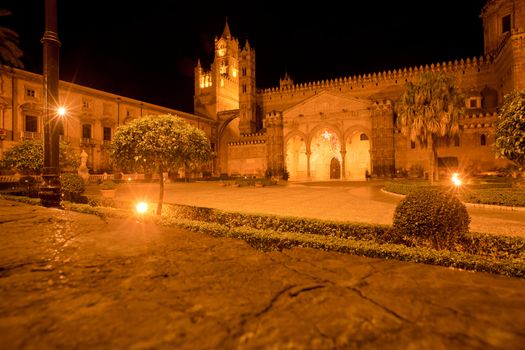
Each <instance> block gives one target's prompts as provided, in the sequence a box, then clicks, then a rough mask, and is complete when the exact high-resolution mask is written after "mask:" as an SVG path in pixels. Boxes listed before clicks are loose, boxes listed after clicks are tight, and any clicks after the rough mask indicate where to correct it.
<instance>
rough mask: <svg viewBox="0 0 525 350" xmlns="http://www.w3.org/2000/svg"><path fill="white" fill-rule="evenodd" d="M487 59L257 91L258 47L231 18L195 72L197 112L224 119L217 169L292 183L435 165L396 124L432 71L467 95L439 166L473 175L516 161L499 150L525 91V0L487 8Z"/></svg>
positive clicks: (503, 0) (283, 83)
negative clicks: (504, 115) (502, 121)
mask: <svg viewBox="0 0 525 350" xmlns="http://www.w3.org/2000/svg"><path fill="white" fill-rule="evenodd" d="M481 18H482V21H483V29H484V50H485V52H484V55H483V56H481V57H474V58H466V59H461V60H459V61H454V62H443V63H437V62H436V63H433V64H429V65H425V66H420V67H407V68H402V69H397V70H393V71H386V72H373V73H367V74H364V75H359V76H353V77H343V78H339V79H333V80H323V81H316V82H307V83H294V81H293V80H292V79H291V78H290V77H289V76H288V75H285V76H284V78H283V79H281V80H280V82H279V86H278V87H274V88H270V89H264V90H261V89H257V85H256V79H255V77H256V60H255V58H256V55H255V48H254V47H251V46H250V43H249V42H248V41H246V42H245V43H239V41H238V40H237V38H235V37H234V36H233V35H232V33H231V31H230V28H229V26H228V23H226V25H225V28H224V31H223V33H222V35H221V36H220V38H217V37H216V38H215V57H214V61H213V63H212V65H211V67H210V69H206V68H204V67H202V66H201V64H200V61H199V63H198V64H197V66H196V68H195V97H194V113H195V115H198V116H205V117H208V118H210V119H213V120H215V121H216V122H217V127H216V128H214V130H213V132H212V135H211V138H212V142H213V145H214V148H215V151H216V154H217V158H216V163H215V166H214V168H215V172H216V173H223V174H229V175H258V176H261V175H263V174H265V173H266V174H268V173H269V172H271V173H272V174H275V175H281V174H283V172H284V171H285V170H286V171H287V172H288V174H289V176H290V179H291V180H307V179H311V180H329V179H346V180H361V179H364V178H365V174H368V173H370V174H375V175H377V176H388V175H392V174H394V173H395V172H398V171H400V170H409V169H426V168H427V167H428V164H429V157H430V156H429V151H428V150H426V149H421V148H420V145H419V144H415V143H413V142H411V141H410V140H408V139H407V138H406V137H405V136H403V135H402V134H401V133H399V131H398V130H397V129H396V126H395V113H394V106H395V103H396V100H397V99H398V98H399V97H400V95H401V94H402V93H403V91H404V89H405V84H406V83H407V82H413V81H417V79H418V76H419V75H420V74H421V73H423V72H429V71H441V72H445V73H447V74H451V75H453V76H454V77H455V81H456V84H457V85H458V87H459V88H460V90H461V92H462V93H463V95H464V96H465V107H466V111H467V113H466V115H465V116H464V117H463V118H462V120H461V122H460V127H461V133H460V135H459V137H456V138H455V140H454V142H453V143H452V144H451V145H450V146H443V147H440V148H439V149H438V157H439V158H438V161H439V163H440V164H455V165H456V166H459V167H460V168H469V169H470V170H472V171H488V170H493V169H496V168H500V167H504V166H506V165H508V162H507V161H505V160H503V159H497V158H496V156H495V153H494V149H493V145H494V134H495V128H494V127H495V121H496V112H497V108H498V106H499V105H500V104H501V103H502V101H503V97H504V96H505V94H507V93H508V92H510V91H512V90H515V89H525V0H490V1H488V2H487V3H486V5H485V6H484V8H483V9H482V11H481Z"/></svg>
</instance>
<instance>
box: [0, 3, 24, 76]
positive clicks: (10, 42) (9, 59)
mask: <svg viewBox="0 0 525 350" xmlns="http://www.w3.org/2000/svg"><path fill="white" fill-rule="evenodd" d="M9 15H11V12H10V11H8V10H5V9H0V17H4V16H9ZM18 45H19V42H18V34H17V33H16V32H15V31H14V30H12V29H9V28H5V27H0V63H1V64H6V65H9V66H13V67H18V68H24V64H23V63H22V61H21V60H20V58H21V57H22V56H23V52H22V50H21V49H20V47H19V46H18Z"/></svg>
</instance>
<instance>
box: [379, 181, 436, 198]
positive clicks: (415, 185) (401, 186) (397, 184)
mask: <svg viewBox="0 0 525 350" xmlns="http://www.w3.org/2000/svg"><path fill="white" fill-rule="evenodd" d="M428 186H430V184H429V182H428V181H388V182H385V191H388V192H392V193H397V194H403V195H407V194H409V193H410V192H413V191H415V190H418V189H420V188H422V187H428Z"/></svg>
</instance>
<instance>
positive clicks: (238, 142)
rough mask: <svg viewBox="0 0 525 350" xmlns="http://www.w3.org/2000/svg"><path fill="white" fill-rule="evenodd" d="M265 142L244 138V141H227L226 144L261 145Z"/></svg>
mask: <svg viewBox="0 0 525 350" xmlns="http://www.w3.org/2000/svg"><path fill="white" fill-rule="evenodd" d="M261 136H262V135H261ZM265 143H266V140H246V141H234V142H228V146H244V145H261V144H265Z"/></svg>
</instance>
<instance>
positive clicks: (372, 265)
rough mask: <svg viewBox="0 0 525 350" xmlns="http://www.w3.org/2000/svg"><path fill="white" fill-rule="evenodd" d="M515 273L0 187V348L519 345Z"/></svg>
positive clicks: (520, 303)
mask: <svg viewBox="0 0 525 350" xmlns="http://www.w3.org/2000/svg"><path fill="white" fill-rule="evenodd" d="M523 310H525V280H523V279H515V278H507V277H502V276H496V275H490V274H485V273H473V272H465V271H458V270H453V269H447V268H442V267H436V266H426V265H419V264H412V263H403V262H398V261H391V260H379V259H370V258H364V257H357V256H351V255H342V254H337V253H328V252H322V251H316V250H311V249H303V248H295V249H292V250H286V251H283V252H260V251H257V250H254V249H253V248H251V247H250V246H248V245H247V244H246V243H245V242H243V241H237V240H231V239H225V238H213V237H210V236H206V235H202V234H197V233H191V232H187V231H183V230H179V229H171V228H165V227H159V226H155V225H153V224H151V223H144V222H137V221H136V220H135V219H133V218H130V219H128V220H122V219H109V220H107V221H103V220H101V219H99V218H98V217H95V216H90V215H85V214H79V213H74V212H68V211H60V210H56V209H46V208H42V207H34V206H28V205H25V204H20V203H15V202H8V201H5V200H0V348H1V349H524V348H525V330H524V329H525V312H523Z"/></svg>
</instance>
